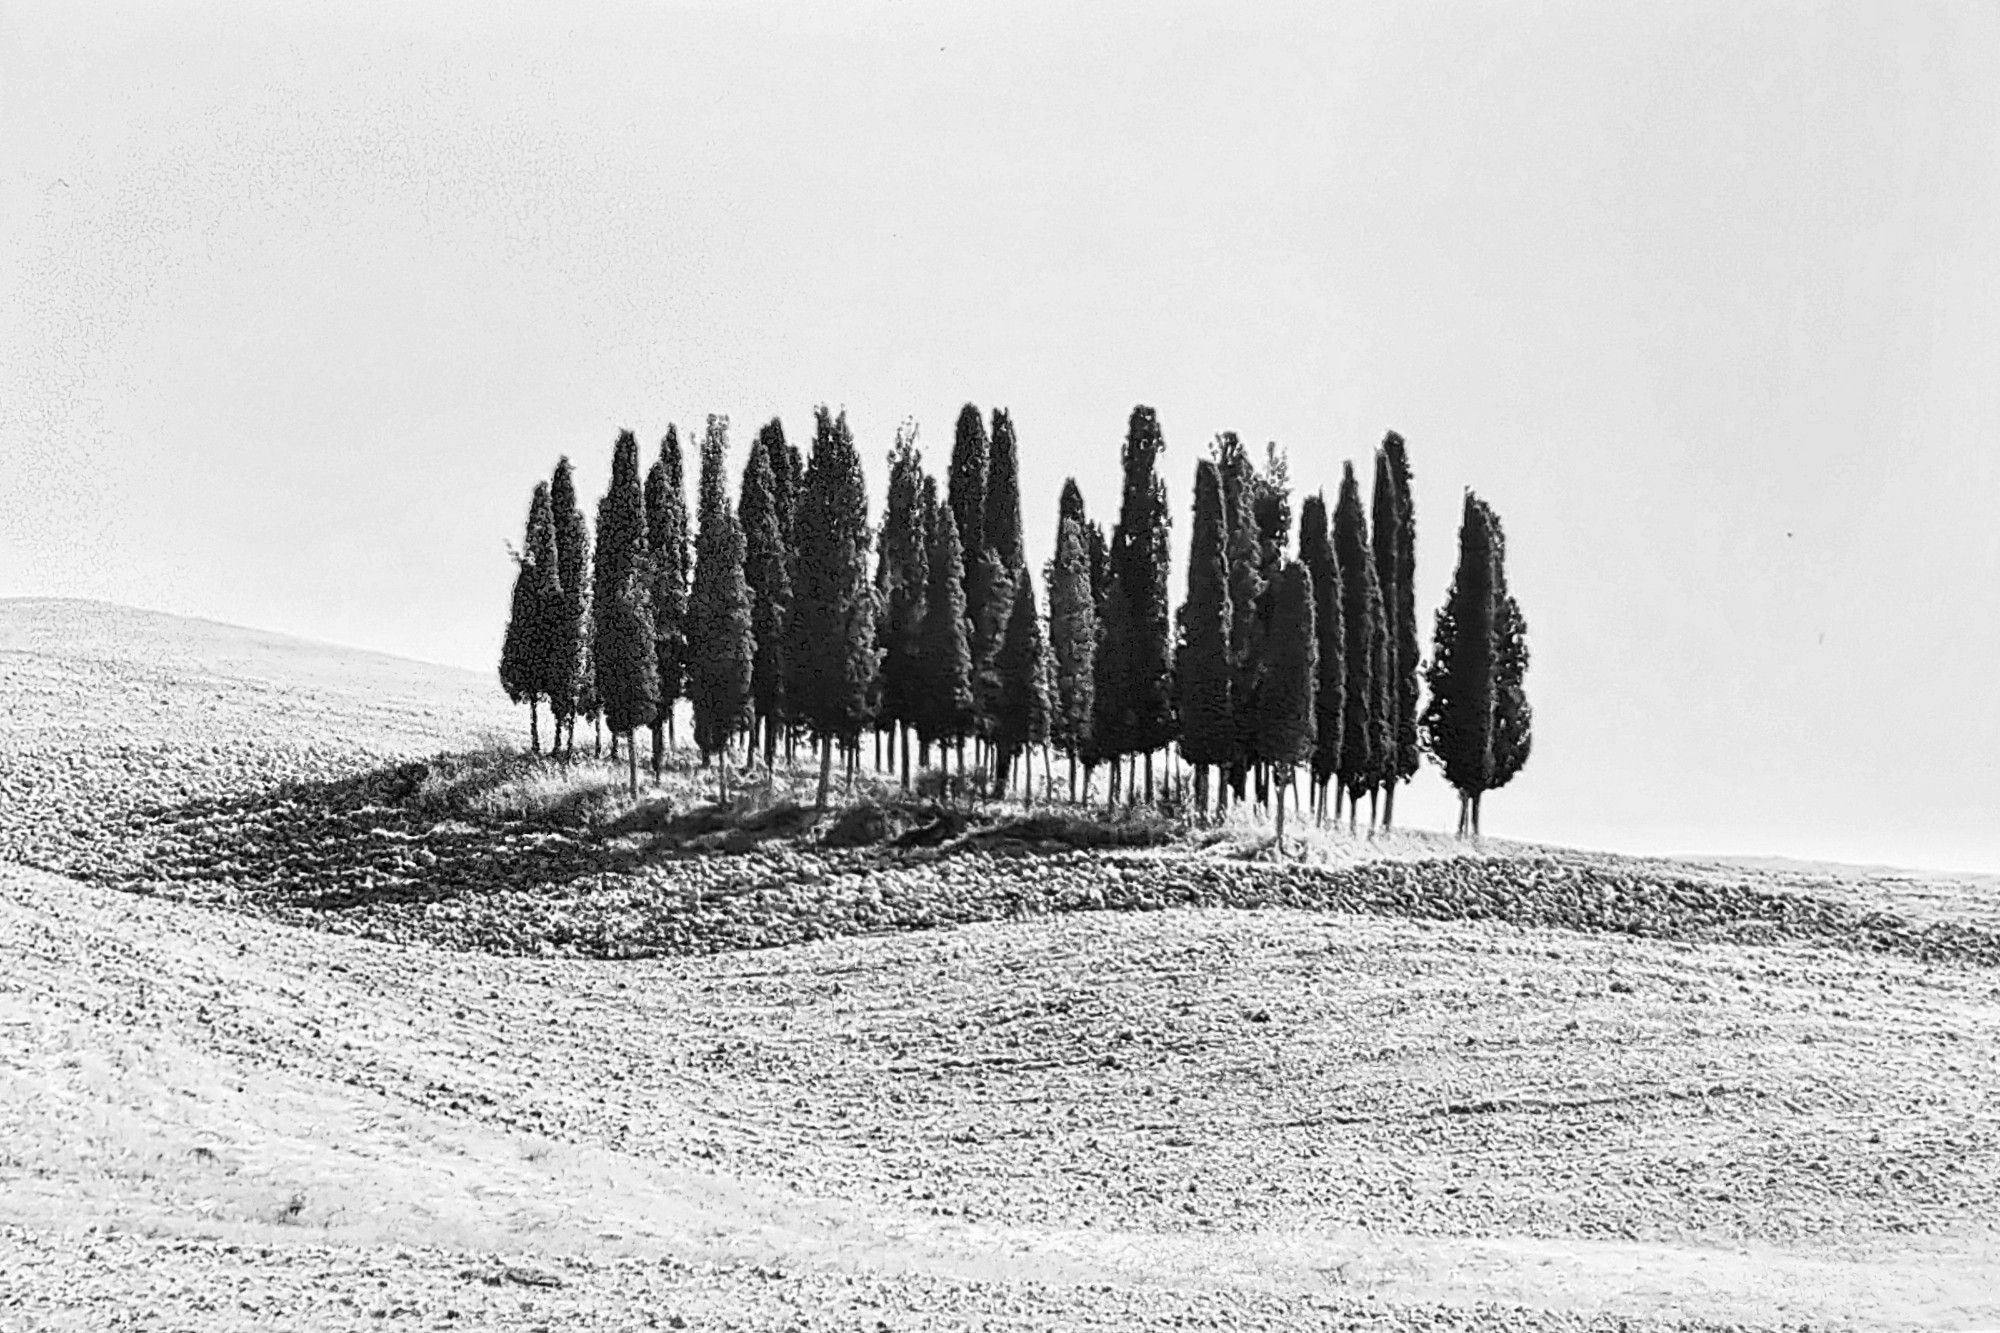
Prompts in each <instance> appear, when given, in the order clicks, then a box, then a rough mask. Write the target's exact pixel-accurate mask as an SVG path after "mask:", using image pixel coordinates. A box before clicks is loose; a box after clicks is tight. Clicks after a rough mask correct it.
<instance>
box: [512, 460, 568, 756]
mask: <svg viewBox="0 0 2000 1333" xmlns="http://www.w3.org/2000/svg"><path fill="white" fill-rule="evenodd" d="M515 564H516V569H515V572H514V594H513V600H512V603H511V605H510V608H509V612H508V616H507V634H506V637H505V639H504V640H503V641H502V644H501V648H500V688H502V689H503V690H505V691H506V692H507V697H508V699H510V700H511V701H513V702H514V703H521V702H523V701H524V700H525V701H526V703H527V705H528V748H529V751H530V752H531V753H533V754H540V753H541V752H542V734H541V724H540V722H539V720H538V718H537V715H536V707H537V704H538V702H539V701H540V700H542V699H545V698H548V697H550V694H551V687H552V685H554V684H556V683H558V680H557V678H556V675H555V673H556V671H557V669H558V664H557V660H556V642H555V641H556V637H557V634H558V632H559V630H560V625H559V621H558V618H559V617H560V616H561V615H562V584H561V583H560V581H559V578H558V574H557V568H558V565H557V556H556V528H555V518H554V516H553V514H552V513H551V511H550V508H549V484H548V483H547V482H545V481H544V482H537V483H536V484H535V491H534V495H533V497H532V498H531V499H530V500H529V502H528V527H527V533H526V535H525V537H524V538H523V539H522V544H521V552H520V555H519V556H518V557H516V561H515Z"/></svg>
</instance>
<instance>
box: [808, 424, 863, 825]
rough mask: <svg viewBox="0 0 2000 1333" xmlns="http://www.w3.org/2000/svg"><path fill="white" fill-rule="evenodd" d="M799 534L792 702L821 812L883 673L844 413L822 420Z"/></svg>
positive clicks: (858, 476)
mask: <svg viewBox="0 0 2000 1333" xmlns="http://www.w3.org/2000/svg"><path fill="white" fill-rule="evenodd" d="M796 526H797V534H798V550H797V561H796V565H795V574H794V579H793V584H792V620H791V634H790V637H789V643H788V651H787V655H786V662H787V667H788V669H789V671H790V681H789V695H790V698H791V699H792V701H793V703H794V705H795V706H796V707H797V708H798V710H799V716H800V718H801V720H802V721H803V722H804V723H805V724H806V726H807V727H809V728H810V729H811V731H812V733H813V736H814V738H815V739H816V740H818V742H819V744H820V747H821V757H820V787H819V803H820V804H821V805H822V806H823V805H824V804H825V801H826V788H827V780H828V776H829V774H830V772H831V769H832V764H833V745H834V743H835V742H836V741H838V742H840V743H841V745H842V746H843V748H845V747H847V746H850V745H854V744H858V742H859V737H860V733H861V731H862V729H863V727H864V726H865V724H866V721H867V716H868V701H869V693H870V691H871V689H872V687H873V684H874V678H875V672H876V652H875V626H874V605H875V594H874V589H873V585H872V583H871V581H870V579H869V574H868V550H869V531H868V491H867V483H866V480H865V479H864V477H863V476H862V472H861V458H860V456H859V455H858V454H857V453H856V452H855V449H854V437H853V434H852V432H851V431H850V430H849V429H848V425H847V414H846V413H845V412H842V413H841V414H840V416H839V417H838V418H837V419H836V418H835V417H834V416H833V414H832V413H831V412H829V411H828V410H827V408H826V407H824V406H821V407H820V408H819V409H818V410H817V412H816V415H815V423H814V431H813V448H812V456H811V458H810V459H809V460H808V461H807V463H806V471H805V477H804V480H803V483H802V485H801V486H800V490H799V501H798V514H797V520H796Z"/></svg>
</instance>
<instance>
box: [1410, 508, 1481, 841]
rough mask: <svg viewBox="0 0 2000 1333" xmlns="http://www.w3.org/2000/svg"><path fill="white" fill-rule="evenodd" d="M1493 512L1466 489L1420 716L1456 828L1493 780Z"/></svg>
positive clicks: (1462, 826) (1464, 826) (1466, 821)
mask: <svg viewBox="0 0 2000 1333" xmlns="http://www.w3.org/2000/svg"><path fill="white" fill-rule="evenodd" d="M1491 519H1492V513H1491V511H1490V510H1488V509H1487V507H1486V505H1485V504H1484V503H1483V502H1482V501H1481V500H1480V499H1479V497H1478V496H1476V495H1474V494H1473V493H1472V492H1471V491H1467V492H1466V493H1465V509H1464V513H1463V516H1462V517H1461V518H1460V520H1459V527H1458V568H1457V570H1455V571H1454V572H1453V574H1452V579H1451V592H1450V593H1449V595H1448V596H1447V597H1446V599H1445V604H1444V606H1443V607H1441V608H1440V609H1439V611H1438V614H1437V622H1436V631H1435V637H1434V639H1433V642H1432V649H1431V665H1430V667H1429V669H1428V671H1427V673H1426V674H1427V676H1428V677H1429V679H1428V682H1427V683H1428V684H1429V686H1430V699H1429V701H1428V702H1427V703H1426V704H1425V706H1424V712H1423V715H1422V717H1421V718H1420V719H1419V730H1420V731H1421V733H1422V735H1423V739H1424V746H1425V748H1426V749H1427V750H1429V751H1430V753H1431V755H1432V757H1433V758H1435V759H1436V760H1437V762H1438V767H1439V768H1441V769H1443V770H1444V778H1445V781H1446V782H1449V783H1450V784H1451V785H1452V787H1453V788H1454V789H1455V790H1456V791H1457V792H1458V802H1459V816H1458V831H1459V832H1460V833H1461V834H1463V833H1465V832H1466V831H1467V830H1468V829H1469V828H1470V827H1471V826H1472V821H1471V816H1472V809H1473V802H1474V801H1475V800H1476V799H1477V798H1478V796H1479V794H1480V793H1481V792H1483V791H1485V790H1486V789H1487V787H1488V786H1490V785H1491V783H1492V778H1493V767H1494V765H1493V722H1494V699H1495V690H1494V683H1495V677H1496V675H1497V671H1496V665H1497V663H1496V660H1495V659H1496V653H1495V627H1496V621H1497V619H1498V606H1497V599H1496V597H1495V584H1496V578H1495V569H1496V564H1497V562H1496V558H1495V557H1496V550H1495V546H1494V540H1493V536H1494V534H1493V527H1492V522H1491Z"/></svg>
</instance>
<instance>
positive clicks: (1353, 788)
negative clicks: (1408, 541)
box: [1333, 463, 1388, 824]
mask: <svg viewBox="0 0 2000 1333" xmlns="http://www.w3.org/2000/svg"><path fill="white" fill-rule="evenodd" d="M1333 550H1334V556H1335V559H1336V560H1337V561H1338V562H1339V565H1340V574H1341V603H1340V615H1341V628H1342V629H1343V631H1344V632H1345V636H1346V641H1345V643H1344V644H1343V645H1342V647H1343V649H1344V651H1343V653H1342V657H1343V659H1344V661H1345V665H1346V674H1347V690H1346V700H1345V703H1346V707H1345V709H1344V718H1343V722H1344V732H1343V735H1342V736H1341V745H1340V768H1339V771H1338V777H1339V779H1340V784H1341V786H1342V788H1343V789H1345V791H1346V793H1347V797H1348V801H1349V803H1350V820H1349V822H1350V823H1351V824H1358V823H1359V820H1360V814H1359V810H1358V807H1357V806H1356V805H1355V803H1356V802H1358V801H1359V798H1360V796H1361V793H1362V792H1364V791H1369V790H1372V789H1373V788H1374V786H1375V784H1376V783H1377V782H1378V781H1379V780H1380V776H1381V772H1382V756H1383V753H1384V750H1385V746H1384V743H1383V733H1384V724H1385V723H1386V721H1387V707H1386V699H1385V697H1384V687H1385V686H1386V684H1387V682H1386V680H1385V679H1384V677H1385V676H1386V674H1387V668H1386V654H1387V647H1388V633H1387V627H1386V626H1385V625H1384V624H1383V611H1382V585H1381V583H1380V582H1379V581H1378V580H1377V578H1376V574H1375V552H1374V548H1373V547H1372V546H1371V545H1370V544H1369V541H1368V520H1367V518H1366V516H1364V515H1363V513H1362V512H1361V487H1360V485H1359V483H1357V482H1356V481H1355V479H1354V464H1352V463H1343V464H1342V465H1341V475H1340V499H1339V502H1338V504H1337V505H1336V506H1335V509H1334V514H1333Z"/></svg>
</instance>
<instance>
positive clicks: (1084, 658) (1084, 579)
mask: <svg viewBox="0 0 2000 1333" xmlns="http://www.w3.org/2000/svg"><path fill="white" fill-rule="evenodd" d="M1074 485H1075V483H1074V482H1072V483H1070V485H1069V486H1066V487H1065V488H1064V490H1063V495H1064V499H1065V501H1067V499H1068V496H1069V492H1070V490H1071V489H1072V488H1073V487H1074ZM1066 507H1067V506H1065V508H1066ZM1078 509H1079V512H1080V511H1081V497H1079V505H1078ZM1048 583H1049V639H1050V648H1051V650H1052V656H1053V658H1054V663H1053V667H1054V687H1053V699H1054V704H1055V712H1054V716H1053V718H1052V719H1051V722H1050V731H1051V735H1052V737H1053V739H1054V740H1055V743H1056V745H1057V746H1058V747H1059V748H1060V749H1061V751H1062V752H1063V754H1064V755H1065V756H1067V757H1068V759H1069V786H1070V793H1069V794H1070V799H1071V800H1075V799H1076V764H1077V760H1078V758H1079V757H1080V756H1081V755H1082V754H1083V753H1084V752H1085V751H1086V750H1087V748H1088V746H1089V744H1090V716H1091V701H1092V698H1093V696H1094V687H1095V685H1096V681H1095V678H1094V677H1095V670H1096V662H1097V599H1096V597H1095V595H1094V594H1093V593H1092V591H1091V586H1090V554H1089V551H1088V549H1087V548H1086V546H1085V544H1084V536H1083V526H1082V523H1081V522H1080V521H1079V520H1078V519H1077V518H1076V517H1074V516H1073V515H1071V514H1068V513H1063V514H1062V515H1061V517H1060V518H1059V519H1058V521H1057V531H1056V554H1055V560H1054V561H1053V562H1052V563H1051V565H1050V567H1049V574H1048Z"/></svg>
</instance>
